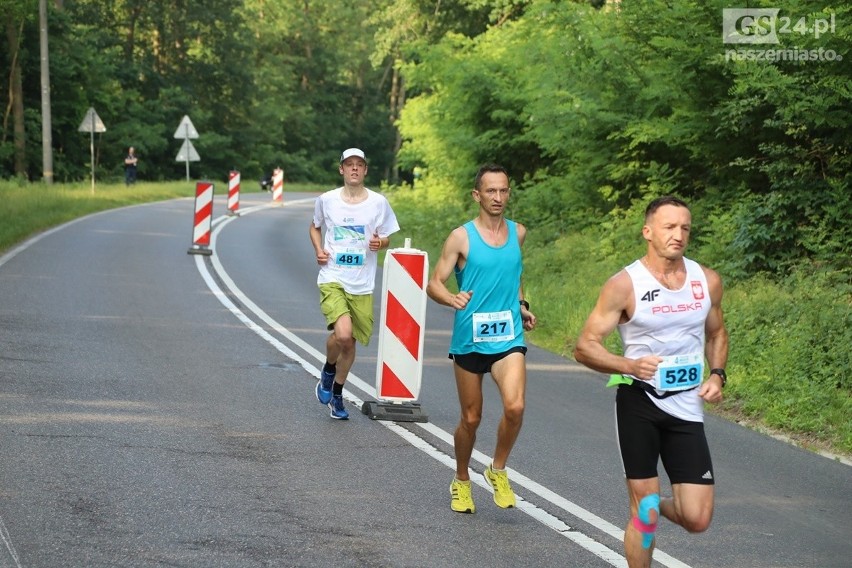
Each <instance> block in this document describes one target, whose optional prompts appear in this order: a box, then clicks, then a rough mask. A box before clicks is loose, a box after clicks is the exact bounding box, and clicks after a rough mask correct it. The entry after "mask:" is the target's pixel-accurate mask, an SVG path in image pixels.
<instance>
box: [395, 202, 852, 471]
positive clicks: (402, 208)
mask: <svg viewBox="0 0 852 568" xmlns="http://www.w3.org/2000/svg"><path fill="white" fill-rule="evenodd" d="M422 194H423V192H409V193H406V192H402V191H396V192H393V193H392V194H391V201H392V204H393V207H394V210H395V211H396V213H397V216H398V217H399V220H400V226H402V227H403V230H402V231H401V233H404V234H405V235H406V236H415V237H416V238H414V239H413V243H412V244H413V246H414V247H415V248H419V249H421V250H426V251H427V252H428V253H429V259H430V265H431V266H434V263H435V262H436V261H437V258H438V256H437V255H438V254H439V253H440V247H441V245H442V243H443V240H444V239H445V238H446V236H447V235H448V234H449V232H450V231H451V230H452V229H453V228H455V227H457V226H459V225H460V224H462V223H464V222H465V221H467V220H469V219H471V218H472V217H473V215H475V211H474V210H473V209H466V208H465V207H463V206H460V205H459V204H458V202H455V203H448V202H444V201H442V200H440V199H439V200H437V202H436V203H431V202H430V201H429V200H427V199H426V198H425V197H424V196H423V195H422ZM510 217H511V215H510ZM518 220H519V221H521V222H523V221H522V220H521V219H518ZM527 228H528V230H529V232H528V237H527V241H526V243H525V244H524V276H523V278H524V293H525V296H526V297H527V299H528V300H529V302H530V304H531V307H532V311H533V313H535V314H536V317H537V318H538V325H537V326H536V329H535V330H534V331H533V332H531V333H530V334H529V335H528V339H529V340H530V341H531V342H532V343H534V344H536V345H538V346H540V347H542V348H545V349H547V350H549V351H552V352H554V353H557V354H559V355H561V356H563V357H566V358H568V359H573V355H572V352H573V349H574V345H575V343H576V340H577V336H578V334H579V332H580V330H581V328H582V326H583V324H584V323H585V320H586V317H588V314H589V313H590V312H591V310H592V308H593V307H594V304H595V302H596V300H597V296H598V293H599V292H600V288H601V287H602V286H603V284H604V282H605V281H606V280H607V278H609V277H610V276H612V275H613V274H615V273H616V272H617V271H618V270H619V269H621V268H622V267H623V266H625V265H627V264H628V263H629V262H631V261H633V260H634V259H636V258H638V257H640V256H641V255H642V254H644V250H645V244H644V241H642V240H641V239H640V238H639V237H638V231H636V230H633V229H634V228H630V227H627V228H624V229H613V228H612V227H609V226H607V227H605V228H598V229H597V230H596V231H588V232H580V233H572V234H569V235H565V236H562V237H560V238H558V239H556V240H554V241H551V242H547V243H545V242H543V240H542V238H541V236H540V235H537V234H536V228H535V227H534V226H528V227H527ZM615 233H618V234H615ZM392 246H397V243H396V242H393V243H392ZM690 251H691V253H692V254H690V257H692V258H695V260H697V261H699V262H701V248H700V247H699V246H695V248H694V249H692V248H691V249H690ZM693 255H694V256H693ZM722 276H723V279H724V275H722ZM450 284H451V285H454V279H453V278H451V279H450ZM723 308H724V311H725V323H726V326H727V329H728V332H729V335H730V356H729V359H728V365H727V370H728V377H729V381H728V385H727V387H726V389H725V401H724V402H723V403H722V404H720V405H707V410H708V412H712V413H715V414H718V415H720V416H724V417H725V418H727V419H729V420H733V421H736V422H739V423H741V424H743V425H746V426H748V427H751V428H754V429H757V430H761V431H764V432H768V433H771V434H776V435H781V436H783V437H786V438H787V439H789V440H790V441H792V442H793V443H796V444H798V445H800V446H802V447H805V448H808V449H811V450H817V451H822V452H827V453H830V454H834V455H839V456H842V457H844V458H845V459H850V460H852V419H850V417H852V349H851V348H852V289H851V288H850V285H849V282H848V280H844V278H843V276H842V275H837V274H821V273H819V271H817V270H814V269H813V268H812V267H808V266H803V267H801V268H800V269H799V270H798V271H797V272H796V273H794V275H793V276H791V277H789V278H788V279H787V280H785V281H783V282H773V281H771V280H769V279H768V278H765V277H763V276H755V277H753V278H751V279H750V280H747V281H743V282H739V283H736V284H734V285H731V286H730V287H728V286H726V289H725V299H724V303H723ZM606 344H607V347H608V348H609V349H611V350H613V351H614V352H620V349H621V342H620V339H619V337H618V334H617V333H613V334H612V335H610V337H609V338H607V341H606Z"/></svg>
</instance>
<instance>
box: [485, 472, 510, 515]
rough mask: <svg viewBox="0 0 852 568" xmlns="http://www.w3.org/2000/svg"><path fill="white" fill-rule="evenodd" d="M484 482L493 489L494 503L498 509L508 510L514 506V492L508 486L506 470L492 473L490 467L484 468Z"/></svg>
mask: <svg viewBox="0 0 852 568" xmlns="http://www.w3.org/2000/svg"><path fill="white" fill-rule="evenodd" d="M482 475H484V476H485V481H487V482H488V485H490V486H491V487H492V488H493V489H494V502H495V503H496V504H497V506H498V507H501V508H503V509H509V508H511V507H514V506H515V492H514V491H512V487H511V486H510V485H509V476H508V475H506V470H505V469H504V470H502V471H494V470H493V469H491V466H490V465H489V466H488V467H486V468H485V472H483V474H482Z"/></svg>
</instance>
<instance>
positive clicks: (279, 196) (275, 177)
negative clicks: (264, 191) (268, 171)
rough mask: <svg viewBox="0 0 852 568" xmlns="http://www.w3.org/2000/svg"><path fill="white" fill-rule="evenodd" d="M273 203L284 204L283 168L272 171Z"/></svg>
mask: <svg viewBox="0 0 852 568" xmlns="http://www.w3.org/2000/svg"><path fill="white" fill-rule="evenodd" d="M272 203H273V204H275V205H284V170H282V169H281V168H275V171H274V172H272Z"/></svg>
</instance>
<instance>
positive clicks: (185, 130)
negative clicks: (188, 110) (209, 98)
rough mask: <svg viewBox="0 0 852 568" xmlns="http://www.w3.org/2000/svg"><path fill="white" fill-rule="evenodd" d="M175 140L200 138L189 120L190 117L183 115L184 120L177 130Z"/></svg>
mask: <svg viewBox="0 0 852 568" xmlns="http://www.w3.org/2000/svg"><path fill="white" fill-rule="evenodd" d="M175 138H192V139H195V138H198V131H197V130H196V129H195V126H193V124H192V121H191V120H189V115H186V114H185V115H183V119H182V120H181V121H180V124H179V125H178V127H177V130H175Z"/></svg>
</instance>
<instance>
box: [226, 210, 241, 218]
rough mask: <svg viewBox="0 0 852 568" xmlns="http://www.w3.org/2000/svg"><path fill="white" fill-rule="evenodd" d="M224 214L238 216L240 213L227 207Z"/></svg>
mask: <svg viewBox="0 0 852 568" xmlns="http://www.w3.org/2000/svg"><path fill="white" fill-rule="evenodd" d="M225 215H227V216H228V217H239V216H240V213H239V211H231V210H230V209H228V211H227V212H226V213H225Z"/></svg>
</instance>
